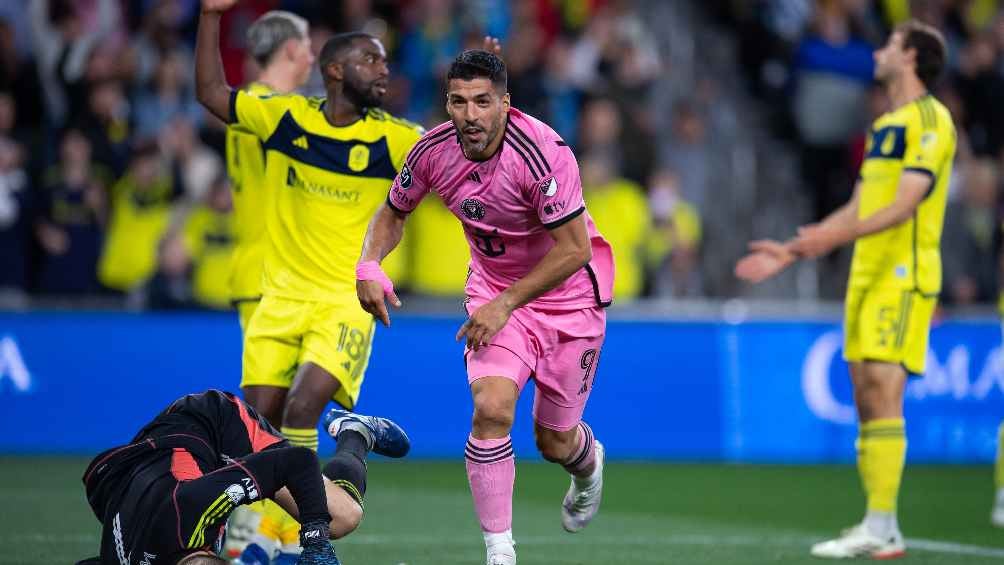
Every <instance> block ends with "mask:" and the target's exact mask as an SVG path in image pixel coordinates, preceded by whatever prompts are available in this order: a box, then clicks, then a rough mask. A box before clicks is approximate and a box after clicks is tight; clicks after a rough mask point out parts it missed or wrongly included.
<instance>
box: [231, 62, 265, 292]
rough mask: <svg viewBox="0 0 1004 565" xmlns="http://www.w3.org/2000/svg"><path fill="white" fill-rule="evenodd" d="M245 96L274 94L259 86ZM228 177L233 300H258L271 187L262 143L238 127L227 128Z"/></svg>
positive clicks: (256, 85)
mask: <svg viewBox="0 0 1004 565" xmlns="http://www.w3.org/2000/svg"><path fill="white" fill-rule="evenodd" d="M244 92H247V93H248V94H250V95H252V96H259V97H261V96H271V95H272V94H274V93H273V91H272V89H271V88H269V87H268V86H266V85H264V84H262V83H259V82H255V83H251V84H249V85H248V86H247V87H246V88H245V89H244ZM227 174H228V175H229V177H230V186H231V187H232V188H233V200H234V230H235V232H236V238H237V242H236V243H237V245H236V247H235V248H234V252H233V259H232V262H231V266H230V275H229V285H230V291H229V292H230V300H231V301H235V302H236V301H241V300H255V299H257V298H260V297H261V277H262V264H263V263H264V261H265V248H266V247H267V246H268V239H267V238H266V236H265V222H264V221H263V215H264V214H265V205H266V192H267V191H268V189H269V185H268V184H267V183H266V182H265V150H264V149H263V148H262V142H261V140H260V139H258V136H257V135H255V134H253V133H251V132H250V131H248V130H246V129H244V128H241V127H240V126H237V125H231V126H228V127H227Z"/></svg>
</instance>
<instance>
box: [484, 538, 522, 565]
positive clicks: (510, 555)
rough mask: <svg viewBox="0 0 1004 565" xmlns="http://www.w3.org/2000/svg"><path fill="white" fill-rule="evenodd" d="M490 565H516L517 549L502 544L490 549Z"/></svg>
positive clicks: (507, 544)
mask: <svg viewBox="0 0 1004 565" xmlns="http://www.w3.org/2000/svg"><path fill="white" fill-rule="evenodd" d="M487 563H488V565H516V547H515V546H513V544H511V543H500V544H497V545H492V546H490V547H489V548H488V561H487Z"/></svg>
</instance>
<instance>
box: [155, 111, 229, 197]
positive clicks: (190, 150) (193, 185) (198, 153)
mask: <svg viewBox="0 0 1004 565" xmlns="http://www.w3.org/2000/svg"><path fill="white" fill-rule="evenodd" d="M160 141H161V148H162V149H163V151H164V153H165V154H166V155H167V157H169V158H170V159H171V160H172V162H173V164H174V166H175V167H176V169H177V172H178V174H179V175H180V179H179V180H180V181H181V185H182V187H183V188H184V192H185V196H186V198H187V199H188V200H189V201H191V202H199V201H201V200H203V199H204V198H205V197H206V194H207V193H208V192H209V188H210V185H211V184H212V183H213V182H214V181H215V179H216V178H217V177H218V176H219V175H220V173H221V172H222V171H223V160H222V159H221V158H220V156H219V155H218V154H217V153H216V152H214V151H213V150H211V149H210V148H209V147H207V146H206V145H205V144H204V143H202V140H200V139H199V136H198V134H197V132H196V131H195V126H194V125H193V123H192V122H191V121H190V120H189V119H188V118H187V117H185V116H181V115H179V116H176V117H175V118H174V119H173V120H170V121H169V122H168V123H166V124H165V125H164V129H163V130H162V131H161V135H160Z"/></svg>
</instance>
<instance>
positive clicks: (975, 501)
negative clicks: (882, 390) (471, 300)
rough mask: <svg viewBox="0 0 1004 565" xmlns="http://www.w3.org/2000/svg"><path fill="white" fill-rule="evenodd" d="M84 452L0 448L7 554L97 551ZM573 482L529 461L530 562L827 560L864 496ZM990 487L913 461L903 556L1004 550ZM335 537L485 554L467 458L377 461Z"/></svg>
mask: <svg viewBox="0 0 1004 565" xmlns="http://www.w3.org/2000/svg"><path fill="white" fill-rule="evenodd" d="M85 464H86V460H84V459H82V458H49V457H45V458H41V457H0V563H3V564H8V563H12V564H13V563H17V564H44V565H65V564H72V563H74V562H75V560H76V559H79V558H82V557H86V556H90V555H94V554H96V553H97V551H96V550H97V542H98V524H97V522H96V520H95V519H94V517H93V516H92V515H91V513H90V510H89V508H88V507H87V504H86V502H85V500H84V496H83V488H82V486H81V484H80V480H79V477H80V474H81V472H82V471H83V468H84V466H85ZM566 487H567V477H566V476H565V475H563V473H562V472H561V471H560V469H558V468H557V467H555V466H553V465H546V464H543V463H521V464H519V466H518V467H517V477H516V500H515V504H514V508H515V516H514V535H515V537H516V541H517V552H518V556H519V563H520V565H534V564H536V565H573V564H583V565H584V564H594V563H595V564H613V565H641V564H691V563H694V564H698V563H700V564H704V563H715V564H718V563H728V564H760V563H776V564H796V563H798V564H802V563H823V562H822V561H817V560H814V559H812V558H811V557H809V555H808V546H809V544H811V543H812V542H813V541H817V540H819V539H822V538H824V537H826V536H829V535H832V534H835V533H836V532H838V531H839V530H840V528H842V527H845V526H848V525H850V524H851V522H853V521H854V520H855V519H857V518H858V517H859V515H860V512H861V508H862V505H863V503H862V497H861V494H860V490H859V487H858V482H857V473H856V471H855V469H854V468H853V467H851V466H805V467H803V466H799V467H788V466H747V465H690V464H680V465H678V464H662V463H660V464H654V463H625V462H617V461H612V462H610V463H609V464H608V467H607V473H606V488H605V491H604V501H603V507H602V510H601V512H600V515H599V517H598V518H597V519H596V521H594V522H593V523H592V524H591V525H590V526H589V528H587V529H586V530H585V531H584V532H582V533H579V534H575V535H570V534H566V533H565V532H564V531H563V530H562V529H561V525H560V521H559V515H558V508H559V504H560V501H561V497H562V496H563V494H564V491H565V488H566ZM992 490H993V488H992V480H991V470H990V468H989V467H957V466H910V467H908V468H907V472H906V477H905V478H904V484H903V491H902V495H901V500H900V522H901V525H902V527H903V530H904V533H905V534H906V535H907V537H908V539H909V540H910V541H908V547H909V549H908V555H907V557H906V558H905V560H903V561H901V562H902V563H904V565H928V564H931V565H933V564H952V565H967V564H976V563H1002V564H1004V531H1002V530H996V529H994V528H992V527H991V526H990V525H989V511H990V502H991V495H992ZM336 548H337V550H338V554H339V556H340V557H341V559H342V562H343V563H344V564H345V565H401V564H407V565H451V564H457V565H459V564H464V565H478V564H480V563H484V549H483V544H482V541H481V535H480V532H479V530H478V527H477V523H476V520H475V518H474V511H473V508H472V505H471V500H470V495H469V493H468V490H467V479H466V476H465V474H464V464H463V461H460V460H457V461H448V462H426V461H409V462H388V461H385V460H382V461H375V462H373V463H372V464H371V466H370V479H369V492H368V495H367V514H366V519H365V520H364V521H363V524H362V526H361V527H360V529H359V530H358V531H357V532H356V533H354V534H353V535H352V536H350V537H349V538H347V539H345V540H342V541H339V542H337V543H336Z"/></svg>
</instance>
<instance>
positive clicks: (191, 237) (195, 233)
mask: <svg viewBox="0 0 1004 565" xmlns="http://www.w3.org/2000/svg"><path fill="white" fill-rule="evenodd" d="M234 219H235V218H234V214H233V213H232V212H220V211H217V210H214V209H212V208H210V207H208V206H199V207H198V208H196V209H195V210H193V211H192V213H191V215H190V216H189V217H188V219H187V220H186V222H185V227H184V229H183V231H182V233H183V239H184V242H185V249H186V250H187V251H188V255H189V257H191V260H192V296H193V297H194V298H195V300H196V301H197V302H198V303H199V304H202V305H203V306H208V307H210V308H217V309H221V310H224V309H226V308H228V307H229V306H230V288H229V285H228V284H227V280H228V279H229V275H230V266H231V263H232V256H233V253H234V249H235V247H234V242H235V235H236V226H235V222H234Z"/></svg>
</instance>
